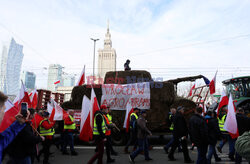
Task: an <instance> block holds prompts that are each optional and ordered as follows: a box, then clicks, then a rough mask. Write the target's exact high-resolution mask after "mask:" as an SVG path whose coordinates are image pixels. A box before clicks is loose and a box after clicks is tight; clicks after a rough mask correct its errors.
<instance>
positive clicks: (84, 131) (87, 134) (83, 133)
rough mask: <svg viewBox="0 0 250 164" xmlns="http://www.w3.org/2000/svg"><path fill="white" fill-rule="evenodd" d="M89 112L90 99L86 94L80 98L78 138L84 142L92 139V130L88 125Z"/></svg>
mask: <svg viewBox="0 0 250 164" xmlns="http://www.w3.org/2000/svg"><path fill="white" fill-rule="evenodd" d="M90 112H91V101H90V100H89V98H88V97H87V96H85V95H84V96H83V100H82V112H81V123H80V135H79V139H80V140H82V141H86V142H88V141H90V140H92V138H93V130H92V128H91V125H90Z"/></svg>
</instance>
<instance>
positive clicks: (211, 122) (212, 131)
mask: <svg viewBox="0 0 250 164" xmlns="http://www.w3.org/2000/svg"><path fill="white" fill-rule="evenodd" d="M205 119H206V122H207V127H208V143H209V150H208V154H207V163H208V164H211V159H212V156H213V155H214V158H215V161H216V162H219V161H221V158H219V157H218V155H217V153H216V150H215V146H216V143H217V140H219V139H220V138H221V132H220V128H219V124H218V120H217V118H216V113H214V112H212V111H208V112H207V115H206V116H205Z"/></svg>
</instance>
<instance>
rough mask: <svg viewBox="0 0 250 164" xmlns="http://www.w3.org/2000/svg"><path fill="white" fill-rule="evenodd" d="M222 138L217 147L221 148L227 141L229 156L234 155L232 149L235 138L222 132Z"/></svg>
mask: <svg viewBox="0 0 250 164" xmlns="http://www.w3.org/2000/svg"><path fill="white" fill-rule="evenodd" d="M222 138H223V140H222V141H221V142H220V144H219V147H220V148H221V149H222V148H223V146H224V145H225V143H226V142H227V141H228V145H229V156H234V153H235V149H234V144H235V141H236V140H235V139H232V137H231V136H230V135H229V134H222Z"/></svg>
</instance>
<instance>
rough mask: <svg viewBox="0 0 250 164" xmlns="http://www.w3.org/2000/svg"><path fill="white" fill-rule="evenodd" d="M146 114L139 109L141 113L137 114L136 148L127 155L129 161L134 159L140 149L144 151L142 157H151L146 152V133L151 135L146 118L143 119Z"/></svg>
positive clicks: (148, 158) (148, 159)
mask: <svg viewBox="0 0 250 164" xmlns="http://www.w3.org/2000/svg"><path fill="white" fill-rule="evenodd" d="M146 116H147V114H146V111H145V110H143V111H141V115H140V116H139V118H138V120H137V128H138V131H137V138H138V148H137V149H136V150H135V151H134V152H132V153H131V154H130V155H129V159H130V161H131V162H134V159H135V158H136V157H137V155H138V154H139V153H141V152H142V151H144V157H145V160H146V161H150V160H152V158H150V157H149V153H148V147H149V146H148V138H147V136H148V135H150V136H152V133H151V132H150V130H149V129H148V128H147V126H146V119H145V118H146Z"/></svg>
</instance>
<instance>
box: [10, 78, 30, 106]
mask: <svg viewBox="0 0 250 164" xmlns="http://www.w3.org/2000/svg"><path fill="white" fill-rule="evenodd" d="M22 102H26V103H27V104H28V107H29V108H30V107H31V102H30V98H29V94H28V92H27V91H26V88H25V86H24V84H23V81H21V89H20V91H19V94H18V95H17V97H16V98H15V100H14V102H13V104H14V105H15V106H16V107H17V108H18V109H21V103H22Z"/></svg>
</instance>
